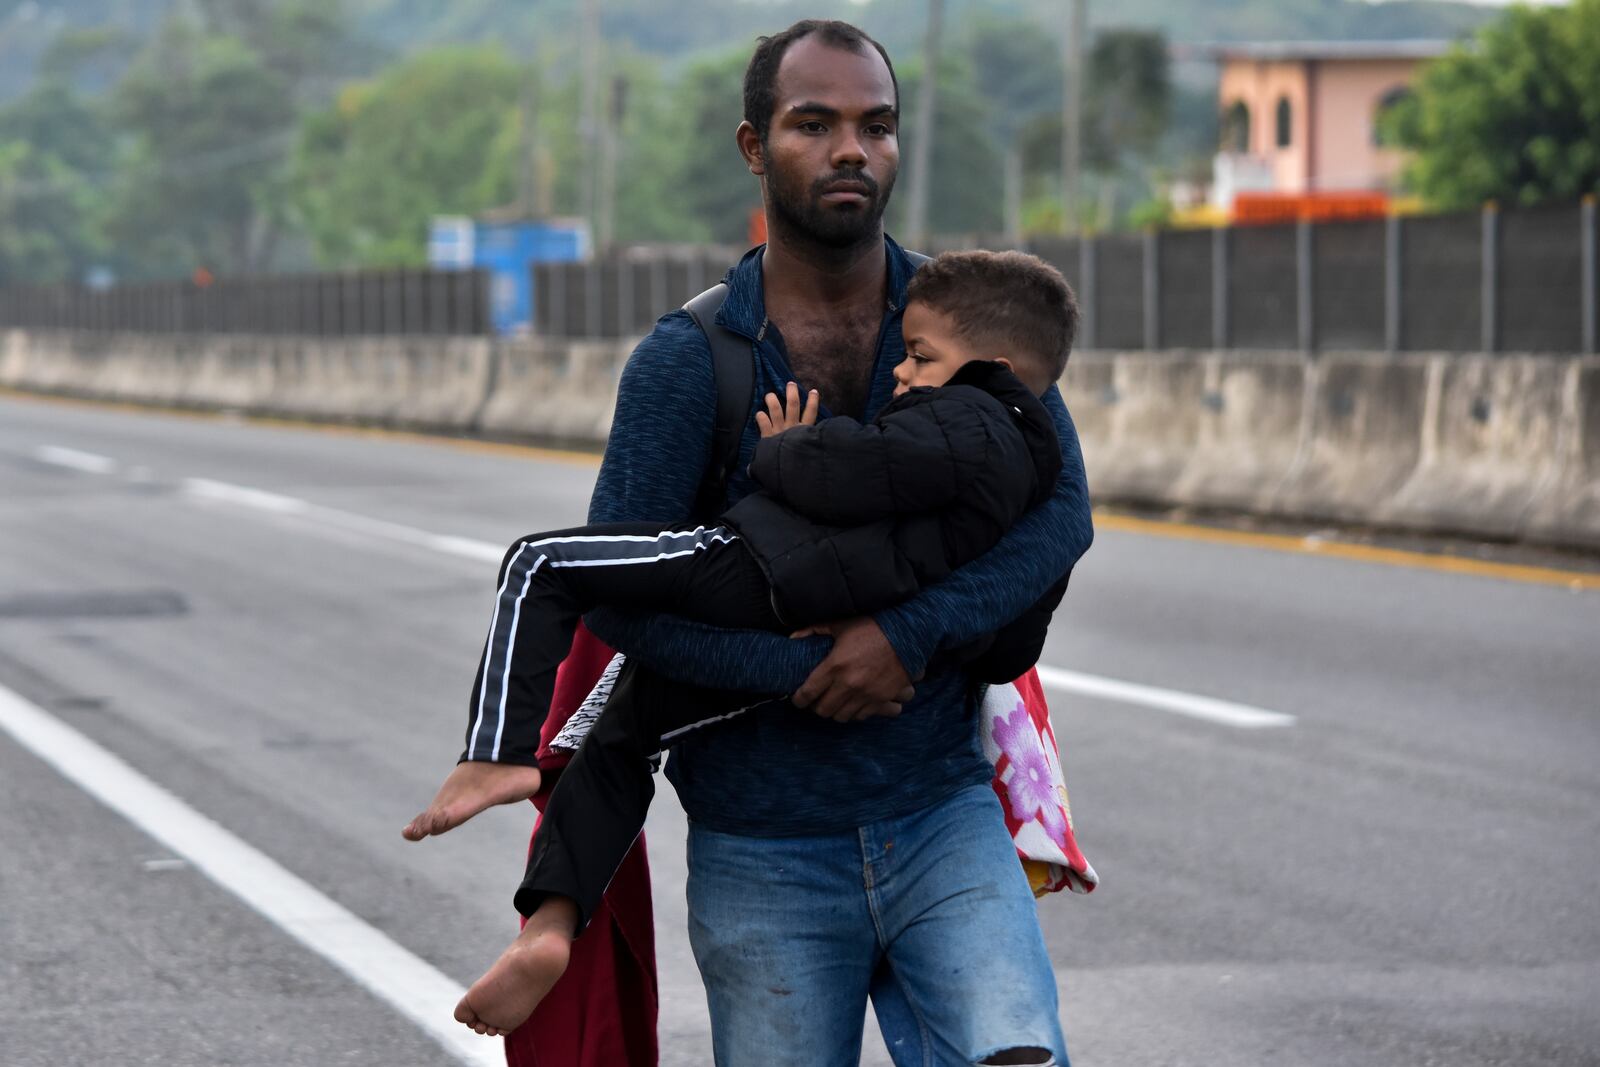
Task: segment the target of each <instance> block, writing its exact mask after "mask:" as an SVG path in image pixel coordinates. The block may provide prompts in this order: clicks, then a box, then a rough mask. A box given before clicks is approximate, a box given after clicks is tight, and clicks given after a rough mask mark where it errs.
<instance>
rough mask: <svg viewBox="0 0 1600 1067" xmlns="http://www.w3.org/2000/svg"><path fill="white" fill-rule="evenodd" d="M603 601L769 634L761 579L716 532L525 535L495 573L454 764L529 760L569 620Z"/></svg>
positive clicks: (732, 542) (601, 530)
mask: <svg viewBox="0 0 1600 1067" xmlns="http://www.w3.org/2000/svg"><path fill="white" fill-rule="evenodd" d="M602 604H605V605H609V606H614V607H626V608H643V609H647V610H656V611H671V612H675V613H677V614H682V615H688V616H690V617H693V618H700V619H703V620H704V621H708V622H713V623H716V624H719V625H725V626H763V627H772V626H776V625H778V624H777V622H776V620H775V619H773V617H772V608H771V597H770V591H769V590H768V589H767V586H766V579H765V577H764V576H763V575H762V574H761V572H760V568H759V566H757V564H756V563H755V561H754V559H752V558H751V557H750V555H749V553H748V551H747V550H745V548H744V546H743V545H742V544H740V543H739V541H738V538H737V536H736V535H735V534H734V533H733V531H731V530H729V529H727V528H726V527H705V526H695V527H688V528H676V529H666V530H663V529H660V528H657V527H653V526H651V525H648V524H639V523H627V524H611V525H602V526H587V527H580V528H578V529H575V530H564V531H557V532H555V533H549V534H539V535H535V536H533V537H529V538H524V539H523V540H521V541H519V542H518V543H517V544H515V545H513V546H512V547H511V550H510V551H508V552H507V553H506V558H505V561H504V563H503V564H502V565H501V568H500V586H499V594H498V596H497V597H496V601H495V611H494V616H493V618H492V619H491V621H490V626H489V637H488V640H487V641H486V642H485V644H484V651H483V656H482V659H481V660H480V662H479V665H478V673H477V677H476V679H475V680H474V682H473V687H472V701H471V705H470V707H469V720H468V724H467V744H466V751H465V753H464V754H463V755H462V758H463V759H467V760H485V761H488V762H494V763H502V762H510V763H523V764H528V765H533V764H535V763H537V759H536V756H537V752H538V747H539V729H540V727H541V725H542V724H543V723H544V718H545V714H546V713H547V712H548V710H549V707H550V693H551V690H552V689H553V687H554V685H555V674H556V668H557V667H559V666H560V665H561V661H562V660H563V659H564V658H566V654H567V650H568V649H569V648H570V647H571V645H572V632H573V630H574V628H575V627H576V626H577V622H578V618H579V617H580V616H581V615H582V614H583V613H584V612H586V611H589V610H591V609H593V608H595V607H597V606H599V605H602Z"/></svg>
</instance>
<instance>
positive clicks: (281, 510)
mask: <svg viewBox="0 0 1600 1067" xmlns="http://www.w3.org/2000/svg"><path fill="white" fill-rule="evenodd" d="M46 451H49V453H50V454H51V455H52V456H55V457H56V458H55V459H53V460H47V462H60V463H61V464H62V465H63V466H69V465H77V466H78V467H79V469H84V470H88V469H95V470H97V471H102V472H104V471H109V470H112V469H114V468H115V466H116V464H115V461H114V460H110V459H107V458H106V457H104V456H94V455H92V454H91V453H87V452H78V451H76V450H74V449H65V448H59V447H56V446H45V447H43V448H40V449H38V450H37V452H36V454H38V455H39V456H40V458H41V459H43V458H44V453H45V452H46ZM62 457H65V458H62ZM90 463H93V464H95V466H93V467H92V468H91V467H90V466H89V465H88V464H90ZM183 489H184V492H185V493H186V494H187V495H189V496H190V497H193V498H195V499H200V500H208V501H214V502H218V503H223V504H232V505H235V506H239V507H244V508H248V509H251V510H253V511H261V512H266V513H269V514H274V515H285V516H294V517H296V518H301V519H309V520H312V521H315V522H319V523H322V524H324V525H326V526H330V527H333V528H336V529H340V530H343V531H345V532H348V533H354V534H360V535H366V536H368V537H373V538H379V539H382V540H386V541H392V542H395V543H398V544H405V545H410V546H413V547H416V548H423V549H427V550H429V551H433V552H438V553H440V554H442V555H446V556H455V557H458V558H462V559H470V560H477V561H480V562H484V563H499V562H500V560H501V559H502V558H503V557H504V554H505V550H504V549H503V548H501V547H500V546H498V545H493V544H490V543H489V542H487V541H476V540H473V539H472V538H468V537H456V536H453V535H449V534H438V533H433V532H432V531H429V530H423V529H419V528H417V527H415V526H406V525H403V524H401V523H397V522H389V521H388V520H386V519H374V518H371V517H369V516H366V515H358V514H356V513H354V512H350V511H341V510H340V509H338V508H330V507H325V506H323V505H321V504H313V503H311V502H310V501H307V500H301V499H300V498H298V497H291V496H284V495H283V494H281V493H273V492H268V491H267V490H264V489H254V488H251V487H249V486H244V485H234V484H232V483H230V482H218V481H213V480H211V479H209V478H186V479H184V482H183ZM1039 680H1040V681H1041V682H1043V683H1044V684H1045V685H1046V686H1048V687H1049V688H1051V689H1055V690H1059V691H1062V692H1068V693H1078V694H1082V695H1084V696H1090V697H1095V698H1098V699H1101V700H1110V701H1115V702H1117V703H1121V704H1135V705H1138V706H1140V707H1146V708H1153V709H1155V710H1157V711H1165V712H1171V713H1172V714H1175V715H1184V716H1187V717H1189V718H1192V719H1199V720H1202V721H1204V722H1210V723H1215V724H1217V725H1220V726H1231V727H1234V728H1236V729H1245V730H1251V729H1262V728H1268V727H1282V726H1293V725H1294V723H1295V717H1294V716H1293V715H1289V714H1286V713H1285V712H1281V711H1272V710H1269V709H1267V708H1258V707H1254V706H1252V705H1249V704H1240V703H1237V702H1235V701H1230V700H1222V699H1219V698H1216V697H1208V696H1201V695H1199V694H1197V693H1186V692H1184V691H1183V690H1180V689H1163V688H1161V687H1159V686H1153V685H1141V684H1139V683H1137V682H1125V681H1122V680H1120V679H1117V678H1106V677H1103V676H1101V675H1097V674H1086V673H1084V672H1082V671H1069V670H1064V669H1062V668H1060V667H1049V666H1045V665H1044V664H1040V665H1039Z"/></svg>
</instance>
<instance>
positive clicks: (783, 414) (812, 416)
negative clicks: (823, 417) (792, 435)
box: [756, 382, 822, 437]
mask: <svg viewBox="0 0 1600 1067" xmlns="http://www.w3.org/2000/svg"><path fill="white" fill-rule="evenodd" d="M784 392H785V394H786V396H787V402H785V401H783V400H779V399H778V394H777V393H768V394H767V410H766V411H758V412H756V426H757V427H758V428H759V429H760V430H761V436H762V437H776V436H777V435H778V434H780V433H782V432H783V431H785V430H792V429H794V428H795V427H796V426H812V425H815V423H816V421H817V409H818V408H819V407H821V406H822V404H821V401H819V400H818V399H817V391H816V390H815V389H813V390H811V392H809V393H807V394H806V402H805V404H804V406H802V405H801V403H800V387H799V386H798V385H796V384H794V383H793V382H790V383H789V387H788V388H787V389H786V390H784Z"/></svg>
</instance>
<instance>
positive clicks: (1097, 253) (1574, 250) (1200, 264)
mask: <svg viewBox="0 0 1600 1067" xmlns="http://www.w3.org/2000/svg"><path fill="white" fill-rule="evenodd" d="M1596 241H1597V232H1596V211H1595V203H1594V200H1593V199H1592V198H1591V199H1588V200H1585V201H1584V202H1583V203H1581V204H1568V205H1558V206H1552V207H1541V208H1534V209H1528V210H1519V211H1497V210H1494V209H1493V208H1489V209H1486V210H1484V211H1482V212H1474V213H1466V214H1456V215H1432V216H1410V217H1401V216H1393V217H1390V218H1387V219H1378V220H1371V221H1360V222H1327V223H1319V224H1311V223H1304V222H1302V223H1299V224H1292V225H1287V226H1237V227H1232V228H1224V229H1216V230H1169V231H1160V232H1150V233H1145V234H1138V235H1123V234H1118V235H1109V236H1102V237H1087V238H1083V239H1081V240H1074V239H1062V238H1039V239H1035V240H1032V241H1030V242H1028V243H1027V244H1026V246H1025V247H1026V248H1027V249H1028V250H1029V251H1032V252H1034V253H1035V254H1037V255H1039V256H1041V257H1043V258H1044V259H1046V260H1048V261H1050V262H1052V263H1054V264H1055V265H1056V266H1057V267H1059V268H1060V269H1061V271H1062V273H1063V274H1065V275H1066V277H1067V279H1068V280H1069V281H1070V282H1072V284H1073V286H1074V287H1075V288H1076V289H1077V292H1078V300H1079V304H1080V305H1081V306H1082V309H1083V323H1082V327H1081V329H1080V332H1079V345H1078V346H1079V347H1080V348H1107V349H1139V348H1145V349H1156V348H1219V349H1227V348H1259V349H1280V350H1281V349H1299V350H1303V351H1306V352H1315V351H1317V350H1320V349H1329V350H1333V349H1363V350H1379V351H1390V352H1396V351H1457V352H1501V351H1505V352H1511V351H1515V352H1594V351H1595V346H1596V318H1597V316H1596V307H1597V303H1600V291H1597V281H1596V274H1597V270H1596ZM962 243H963V244H966V245H971V244H974V243H976V242H975V241H971V240H969V241H967V242H962ZM999 243H1000V242H994V243H992V244H991V247H993V246H996V245H998V244H999ZM954 244H955V242H952V241H948V240H946V241H940V242H935V243H934V246H933V247H930V248H928V249H927V251H929V252H937V251H941V250H943V249H945V248H949V247H952V246H953V245H954ZM739 255H740V250H739V249H736V248H730V247H714V246H705V247H690V248H674V249H660V248H655V249H649V248H634V249H626V250H622V251H619V252H618V253H616V254H614V255H612V256H609V257H604V258H599V259H595V260H592V261H590V262H586V263H559V264H538V265H536V266H534V267H533V268H531V269H532V275H533V277H532V282H533V292H534V323H533V328H534V332H535V333H538V334H542V335H544V336H549V337H590V338H619V337H622V338H625V337H636V336H639V335H641V334H643V333H645V332H647V331H648V330H649V328H650V325H651V323H653V322H654V321H655V319H656V318H657V317H659V316H660V315H662V314H664V313H666V312H668V311H671V310H672V309H673V308H676V307H678V306H680V305H682V304H683V303H684V302H685V301H686V300H688V299H689V298H690V297H692V296H694V295H695V294H696V293H699V292H700V291H701V290H703V289H705V288H706V287H707V286H709V285H712V284H714V283H715V282H717V281H718V280H720V279H721V278H722V276H723V274H724V273H725V272H726V271H727V269H728V267H730V266H731V265H732V264H733V263H734V262H735V261H736V260H737V259H738V258H739ZM489 290H490V281H489V277H488V275H487V274H486V273H484V272H482V271H434V270H428V271H363V272H356V273H342V274H306V275H286V276H281V277H265V278H252V279H237V280H234V279H226V280H222V281H218V282H216V283H215V284H212V285H210V286H206V287H201V286H197V285H194V284H191V283H188V282H157V283H146V284H135V285H121V286H115V287H112V288H110V289H106V290H91V289H86V288H82V287H77V286H53V287H44V288H17V289H4V288H0V327H3V326H21V327H46V328H71V329H98V330H136V331H148V332H232V333H246V332H248V333H302V334H322V335H338V334H463V333H465V334H482V333H487V332H489V330H490V328H491V326H490V318H489V298H490V291H489Z"/></svg>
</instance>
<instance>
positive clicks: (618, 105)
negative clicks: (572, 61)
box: [595, 74, 628, 250]
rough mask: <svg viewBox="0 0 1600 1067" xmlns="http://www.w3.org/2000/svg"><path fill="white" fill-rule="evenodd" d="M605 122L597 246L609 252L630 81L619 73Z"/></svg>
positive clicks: (602, 142) (612, 87) (613, 79)
mask: <svg viewBox="0 0 1600 1067" xmlns="http://www.w3.org/2000/svg"><path fill="white" fill-rule="evenodd" d="M609 88H610V93H609V94H608V99H607V106H606V121H605V124H604V127H603V128H602V129H601V131H600V190H599V197H600V209H599V220H598V222H597V223H596V226H595V243H596V245H598V246H599V247H600V248H601V249H602V250H607V249H610V247H611V242H612V241H614V240H615V239H616V228H617V146H618V142H619V141H620V140H621V138H622V116H623V113H624V112H625V111H626V110H627V106H628V105H627V99H628V79H627V78H625V77H623V76H622V75H620V74H618V75H617V76H615V77H614V78H612V79H611V81H610V83H609Z"/></svg>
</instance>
